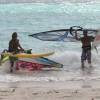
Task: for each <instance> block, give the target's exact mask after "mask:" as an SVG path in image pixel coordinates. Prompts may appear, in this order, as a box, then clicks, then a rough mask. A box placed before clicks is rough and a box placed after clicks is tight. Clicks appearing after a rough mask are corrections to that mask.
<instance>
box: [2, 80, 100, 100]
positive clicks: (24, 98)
mask: <svg viewBox="0 0 100 100" xmlns="http://www.w3.org/2000/svg"><path fill="white" fill-rule="evenodd" d="M88 83H89V82H88ZM90 83H91V84H87V83H85V82H81V81H79V82H76V81H74V82H71V81H70V82H16V83H11V82H10V83H0V100H51V99H52V100H100V81H93V82H92V81H91V82H90Z"/></svg>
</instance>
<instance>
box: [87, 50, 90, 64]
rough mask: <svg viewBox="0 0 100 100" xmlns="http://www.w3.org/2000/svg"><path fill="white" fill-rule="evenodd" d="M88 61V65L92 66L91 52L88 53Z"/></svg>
mask: <svg viewBox="0 0 100 100" xmlns="http://www.w3.org/2000/svg"><path fill="white" fill-rule="evenodd" d="M87 60H88V64H89V65H90V66H91V50H88V51H87Z"/></svg>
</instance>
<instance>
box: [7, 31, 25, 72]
mask: <svg viewBox="0 0 100 100" xmlns="http://www.w3.org/2000/svg"><path fill="white" fill-rule="evenodd" d="M20 51H24V49H23V48H22V47H21V45H20V43H19V40H18V39H17V33H16V32H14V33H13V34H12V39H11V40H10V41H9V48H8V52H11V53H12V54H16V53H19V52H20ZM10 63H11V68H10V72H13V66H14V58H13V57H11V58H10Z"/></svg>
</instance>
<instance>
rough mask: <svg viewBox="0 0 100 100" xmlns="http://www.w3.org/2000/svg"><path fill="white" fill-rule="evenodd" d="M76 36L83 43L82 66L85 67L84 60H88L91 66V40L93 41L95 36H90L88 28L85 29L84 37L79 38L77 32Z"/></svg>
mask: <svg viewBox="0 0 100 100" xmlns="http://www.w3.org/2000/svg"><path fill="white" fill-rule="evenodd" d="M75 38H76V39H77V40H80V41H81V43H82V54H81V66H82V68H84V62H85V61H86V60H87V61H88V64H89V65H90V66H91V42H93V40H94V37H93V36H88V34H87V30H84V31H83V37H81V38H78V37H77V33H76V34H75Z"/></svg>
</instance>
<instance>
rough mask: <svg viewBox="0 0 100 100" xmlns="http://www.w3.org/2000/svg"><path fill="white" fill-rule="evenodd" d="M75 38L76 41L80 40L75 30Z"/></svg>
mask: <svg viewBox="0 0 100 100" xmlns="http://www.w3.org/2000/svg"><path fill="white" fill-rule="evenodd" d="M75 39H76V40H78V41H80V40H81V38H80V37H79V36H78V35H77V32H75Z"/></svg>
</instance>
